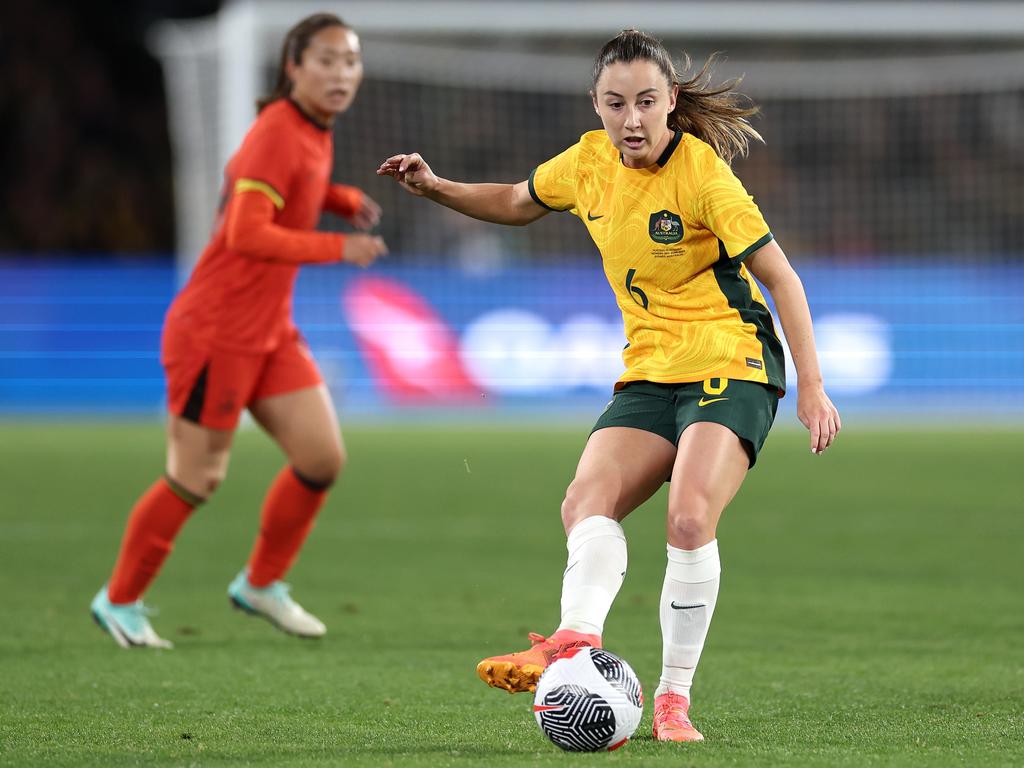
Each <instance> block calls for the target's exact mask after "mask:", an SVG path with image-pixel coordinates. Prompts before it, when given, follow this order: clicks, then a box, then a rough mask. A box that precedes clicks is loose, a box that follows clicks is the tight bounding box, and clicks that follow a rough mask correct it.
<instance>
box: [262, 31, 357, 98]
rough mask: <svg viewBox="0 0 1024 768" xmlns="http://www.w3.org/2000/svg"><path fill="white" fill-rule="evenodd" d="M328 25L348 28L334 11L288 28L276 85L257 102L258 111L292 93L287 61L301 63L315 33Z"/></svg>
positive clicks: (282, 47)
mask: <svg viewBox="0 0 1024 768" xmlns="http://www.w3.org/2000/svg"><path fill="white" fill-rule="evenodd" d="M328 27H344V28H345V29H348V24H346V23H345V22H344V21H342V20H341V19H340V18H338V17H337V16H335V15H334V14H333V13H314V14H313V15H312V16H307V17H306V18H304V19H303V20H302V21H300V22H299V23H298V24H296V25H295V26H294V27H292V28H291V29H289V30H288V34H287V35H285V36H284V43H283V44H282V45H281V63H280V65H279V66H278V69H277V82H276V83H275V85H274V90H273V91H271V92H270V94H269V95H267V96H264V97H263V98H262V99H259V100H258V101H257V102H256V111H257V112H262V111H263V109H264V107H266V106H267V105H269V104H272V103H273V102H275V101H277V100H278V99H286V98H288V97H289V96H290V95H291V93H292V81H291V80H289V79H288V70H287V68H286V65H287V63H288V62H289V61H291V62H292V63H293V64H301V63H302V54H303V52H304V51H305V50H306V49H307V48H308V47H309V43H310V41H311V40H312V39H313V35H315V34H316V33H317V32H319V31H320V30H322V29H327V28H328Z"/></svg>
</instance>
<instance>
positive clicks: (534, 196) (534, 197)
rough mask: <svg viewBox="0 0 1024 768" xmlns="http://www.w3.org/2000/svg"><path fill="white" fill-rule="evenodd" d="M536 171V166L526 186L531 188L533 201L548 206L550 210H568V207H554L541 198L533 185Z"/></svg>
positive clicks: (543, 206)
mask: <svg viewBox="0 0 1024 768" xmlns="http://www.w3.org/2000/svg"><path fill="white" fill-rule="evenodd" d="M536 173H537V169H536V168H534V169H533V170H532V171H530V178H529V179H527V181H526V186H527V188H528V189H529V190H530V197H532V198H533V201H534V202H535V203H537V205H539V206H540V207H541V208H547V209H548V210H549V211H555V212H556V213H563V212H564V211H566V210H568V209H566V208H552V207H551V206H550V205H548V204H547V203H545V202H544V201H543V200H541V199H540V196H539V195H538V194H537V188H536V187H534V186H533V177H534V175H535V174H536Z"/></svg>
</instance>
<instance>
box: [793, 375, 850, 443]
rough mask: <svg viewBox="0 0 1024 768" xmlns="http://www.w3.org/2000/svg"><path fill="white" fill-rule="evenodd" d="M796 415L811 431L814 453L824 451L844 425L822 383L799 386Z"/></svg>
mask: <svg viewBox="0 0 1024 768" xmlns="http://www.w3.org/2000/svg"><path fill="white" fill-rule="evenodd" d="M796 415H797V418H799V419H800V421H801V423H803V425H804V426H805V427H807V429H809V430H810V432H811V453H814V454H822V453H824V452H825V449H826V448H828V447H829V446H830V445H832V441H833V440H835V439H836V435H838V434H839V430H840V429H842V427H843V422H842V421H841V420H840V419H839V411H837V410H836V407H835V406H834V405H833V404H832V401H831V400H829V398H828V395H826V394H825V389H824V387H822V386H821V385H820V384H810V385H807V386H800V387H799V389H798V391H797V398H796Z"/></svg>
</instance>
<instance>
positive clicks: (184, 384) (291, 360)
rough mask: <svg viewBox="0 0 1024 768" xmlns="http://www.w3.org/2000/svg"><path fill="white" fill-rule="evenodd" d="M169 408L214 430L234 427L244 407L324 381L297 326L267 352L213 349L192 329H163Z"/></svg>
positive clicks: (174, 412) (172, 411) (176, 413)
mask: <svg viewBox="0 0 1024 768" xmlns="http://www.w3.org/2000/svg"><path fill="white" fill-rule="evenodd" d="M160 358H161V362H162V363H163V366H164V373H165V374H166V377H167V410H169V411H170V412H171V413H173V414H174V415H175V416H180V417H182V418H183V419H188V420H189V421H192V422H195V423H196V424H200V425H201V426H204V427H209V428H210V429H234V428H235V427H236V426H238V418H239V416H240V415H241V413H242V409H243V408H247V407H248V406H249V404H250V403H254V402H256V401H258V400H262V399H263V398H265V397H271V396H273V395H283V394H285V393H286V392H295V391H297V390H300V389H306V388H307V387H315V386H317V385H319V384H322V383H323V377H321V376H320V371H319V369H318V368H317V367H316V363H315V362H314V361H313V356H312V355H311V354H310V352H309V347H307V346H306V342H305V341H303V339H302V337H301V336H300V335H299V332H298V331H295V332H294V333H293V334H292V335H291V336H289V337H288V338H286V339H285V340H284V341H283V342H281V343H280V344H279V345H278V346H277V347H275V348H274V349H272V350H270V351H269V352H263V353H255V354H253V353H243V352H224V351H221V350H216V349H214V350H210V349H208V348H206V347H205V346H204V345H198V344H197V343H196V342H195V340H194V337H193V336H191V334H188V333H183V332H181V331H178V330H176V329H175V328H173V327H171V328H165V329H164V336H163V350H162V354H161V356H160Z"/></svg>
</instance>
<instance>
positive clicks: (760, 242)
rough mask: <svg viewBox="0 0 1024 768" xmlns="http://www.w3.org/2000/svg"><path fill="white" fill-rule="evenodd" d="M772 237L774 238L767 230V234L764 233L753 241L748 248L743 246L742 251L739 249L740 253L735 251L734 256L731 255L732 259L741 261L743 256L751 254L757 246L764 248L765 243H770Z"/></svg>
mask: <svg viewBox="0 0 1024 768" xmlns="http://www.w3.org/2000/svg"><path fill="white" fill-rule="evenodd" d="M774 239H775V235H773V234H772V233H771V232H769V233H768V234H767V235H765V236H764V237H762V238H760V239H759V240H758V241H757V242H756V243H754V244H753V245H751V246H750V247H748V248H745V249H744V250H743V251H741V252H740V253H737V254H736V255H735V256H733V257H732V259H733V261H743V260H744V259H745V258H747V256H749V255H750V254H752V253H753V252H754V251H756V250H757V249H758V248H764V247H765V246H766V245H768V243H770V242H771V241H772V240H774Z"/></svg>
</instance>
